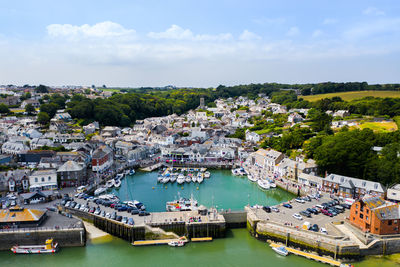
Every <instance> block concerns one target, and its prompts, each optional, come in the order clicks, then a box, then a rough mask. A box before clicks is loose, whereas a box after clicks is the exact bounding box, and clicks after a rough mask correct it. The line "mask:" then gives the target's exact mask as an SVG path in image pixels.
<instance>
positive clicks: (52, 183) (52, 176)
mask: <svg viewBox="0 0 400 267" xmlns="http://www.w3.org/2000/svg"><path fill="white" fill-rule="evenodd" d="M29 185H30V186H29V190H30V191H35V190H52V189H57V187H58V183H57V172H56V170H55V169H49V170H37V171H34V172H33V173H32V174H31V175H30V176H29Z"/></svg>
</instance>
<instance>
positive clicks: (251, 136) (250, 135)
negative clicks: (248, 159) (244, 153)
mask: <svg viewBox="0 0 400 267" xmlns="http://www.w3.org/2000/svg"><path fill="white" fill-rule="evenodd" d="M260 140H261V137H260V135H259V134H258V133H255V132H252V131H250V130H246V141H247V142H252V143H257V142H260Z"/></svg>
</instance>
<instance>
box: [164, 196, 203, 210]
mask: <svg viewBox="0 0 400 267" xmlns="http://www.w3.org/2000/svg"><path fill="white" fill-rule="evenodd" d="M197 209H198V203H197V200H195V199H193V196H192V197H191V198H190V199H187V198H179V199H178V200H174V201H170V202H167V204H166V210H167V211H191V210H197Z"/></svg>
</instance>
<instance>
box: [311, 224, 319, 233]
mask: <svg viewBox="0 0 400 267" xmlns="http://www.w3.org/2000/svg"><path fill="white" fill-rule="evenodd" d="M310 231H314V232H318V231H319V227H318V224H314V225H313V226H311V228H310Z"/></svg>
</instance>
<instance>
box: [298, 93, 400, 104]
mask: <svg viewBox="0 0 400 267" xmlns="http://www.w3.org/2000/svg"><path fill="white" fill-rule="evenodd" d="M335 96H339V97H341V98H342V99H343V100H344V101H351V100H354V99H360V98H363V97H366V96H373V97H382V98H384V97H400V91H353V92H341V93H329V94H320V95H308V96H301V98H303V99H304V100H308V101H311V102H314V101H317V100H320V99H323V98H332V97H335Z"/></svg>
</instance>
